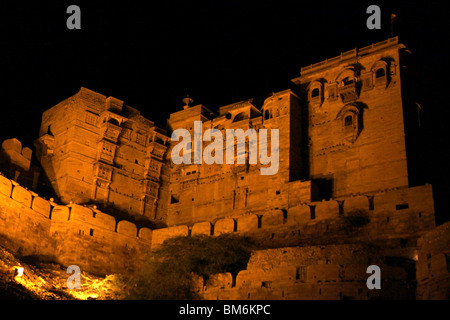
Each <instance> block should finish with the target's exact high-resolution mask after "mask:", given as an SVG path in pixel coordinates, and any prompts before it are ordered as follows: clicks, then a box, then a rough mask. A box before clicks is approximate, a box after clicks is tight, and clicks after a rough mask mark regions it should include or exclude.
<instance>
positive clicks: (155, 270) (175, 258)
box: [127, 235, 253, 300]
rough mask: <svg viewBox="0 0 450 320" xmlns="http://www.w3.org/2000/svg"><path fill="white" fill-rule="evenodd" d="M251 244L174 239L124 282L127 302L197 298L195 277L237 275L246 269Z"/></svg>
mask: <svg viewBox="0 0 450 320" xmlns="http://www.w3.org/2000/svg"><path fill="white" fill-rule="evenodd" d="M252 247H253V245H252V243H251V242H250V240H249V239H248V238H245V237H241V236H234V235H220V236H217V237H210V236H200V235H199V236H192V237H176V238H171V239H168V240H166V241H165V242H164V243H163V244H162V245H161V246H159V247H158V248H157V249H156V250H154V251H152V252H151V254H150V255H149V256H148V259H147V263H146V265H145V267H144V268H142V269H141V270H139V271H138V272H137V273H135V274H134V275H133V276H132V277H131V278H129V279H128V287H129V292H128V297H127V298H129V299H149V300H171V299H177V300H179V299H199V298H200V296H199V295H198V294H197V293H196V292H195V276H200V277H202V278H203V279H204V281H207V280H208V278H209V277H210V276H211V275H213V274H217V273H225V272H229V273H231V274H237V273H238V272H239V271H240V270H243V269H245V268H246V266H247V262H248V260H249V258H250V254H251V248H252Z"/></svg>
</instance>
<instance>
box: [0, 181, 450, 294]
mask: <svg viewBox="0 0 450 320" xmlns="http://www.w3.org/2000/svg"><path fill="white" fill-rule="evenodd" d="M0 197H1V200H0V234H2V236H3V237H4V238H6V240H7V242H6V243H8V245H9V247H10V249H12V250H13V251H15V252H16V253H18V254H19V255H21V256H36V257H38V258H40V259H42V258H44V259H49V260H53V261H56V262H58V263H61V264H62V265H66V266H68V265H71V264H76V265H79V266H80V267H81V268H82V270H83V271H88V272H92V273H94V274H100V275H103V274H109V273H124V272H132V271H133V270H135V269H136V268H139V266H140V265H141V264H142V263H143V262H144V260H145V257H146V254H147V253H148V252H150V251H151V249H152V248H156V247H157V246H158V245H159V244H161V243H163V242H164V240H166V239H168V238H170V237H175V236H193V235H197V234H203V235H211V236H216V235H220V234H224V233H236V234H240V235H246V236H249V237H251V238H252V239H254V241H255V242H256V243H258V244H259V245H260V246H261V248H262V249H261V250H256V251H254V252H253V254H252V256H251V258H250V261H249V263H248V266H247V269H246V270H242V271H241V272H239V273H238V274H237V275H231V274H218V275H216V276H214V277H212V278H210V279H209V280H208V281H207V282H206V283H203V280H202V279H199V288H198V290H199V291H200V292H201V294H202V295H203V296H204V297H205V298H207V299H344V298H346V297H347V298H352V299H367V298H369V297H377V295H379V293H376V292H375V291H371V290H368V289H367V287H366V286H365V281H366V280H367V274H366V269H367V266H368V265H369V264H377V265H379V266H380V267H381V268H382V270H383V271H384V273H383V274H384V275H386V278H385V282H384V285H385V286H386V288H391V290H384V296H383V298H386V294H387V297H389V298H410V297H411V294H412V293H411V292H413V293H414V290H413V291H411V290H412V289H411V288H409V287H408V285H407V283H408V277H410V276H411V275H410V274H409V275H408V272H409V271H408V268H405V266H404V265H392V263H389V261H387V260H386V257H387V256H390V255H392V256H396V257H401V258H409V259H411V260H414V259H416V260H417V258H418V257H419V262H418V263H417V266H418V269H417V276H418V280H420V281H419V285H418V291H417V295H418V298H426V297H430V295H433V294H432V293H431V292H432V291H430V289H429V288H430V287H432V286H439V281H438V279H439V277H440V276H441V277H445V276H447V274H446V272H448V271H447V269H446V268H447V267H446V264H445V262H446V260H445V259H446V257H447V256H446V255H445V254H444V253H443V251H442V250H439V248H437V249H436V248H435V245H433V243H435V241H434V240H433V239H434V238H435V235H434V233H438V234H441V236H442V233H443V232H444V231H445V230H444V229H445V228H448V226H441V227H439V228H435V224H434V209H433V207H432V206H431V207H430V206H424V205H423V204H430V203H431V204H432V203H433V201H432V190H431V186H430V185H424V186H420V187H415V188H405V189H396V190H390V191H385V192H380V193H378V194H375V195H373V196H366V195H358V196H354V197H350V198H343V199H339V200H329V201H321V202H309V203H301V204H298V205H296V206H292V207H290V208H287V209H282V210H281V209H280V210H270V211H267V212H265V213H261V214H259V213H258V214H256V213H251V212H249V213H246V214H244V215H239V216H232V215H231V216H229V217H226V218H223V219H217V220H215V221H204V222H199V223H196V224H193V225H191V226H187V225H178V226H171V227H168V228H161V229H155V230H151V229H149V228H137V227H136V226H135V225H134V224H133V223H131V222H129V221H125V220H122V221H116V219H115V218H114V217H113V216H110V215H107V214H105V213H103V212H100V211H99V210H97V209H95V208H88V207H85V206H82V205H76V204H69V205H59V204H57V203H54V202H53V201H49V200H46V199H43V198H41V197H39V196H38V195H37V194H36V193H34V192H32V191H29V190H27V189H26V188H23V187H22V186H20V185H19V184H17V183H16V182H15V181H12V180H10V179H7V178H5V177H4V176H0ZM353 216H364V217H366V218H367V220H364V221H365V222H364V223H360V224H355V225H352V224H351V221H352V220H351V217H353ZM349 221H350V223H349ZM441 229H442V230H444V231H442V230H441ZM444 233H445V232H444ZM420 236H423V238H420V239H419V237H420ZM443 236H445V234H444V235H443ZM349 239H350V240H349ZM418 239H419V244H420V245H418V241H417V240H418ZM444 242H445V241H444ZM355 243H357V244H355ZM380 243H381V244H380ZM446 245H447V246H448V244H446ZM420 246H421V247H422V248H423V249H421V247H420ZM271 248H272V249H271ZM430 248H431V249H430ZM433 248H434V249H436V250H434V249H433ZM441 249H442V248H441ZM420 250H422V251H423V252H422V253H421V251H420ZM430 250H431V251H433V250H434V251H436V252H434V251H433V253H428V254H427V253H425V251H427V252H428V251H430ZM422 256H423V257H422ZM421 257H422V258H423V259H421ZM442 257H444V258H442ZM431 260H432V261H431ZM435 260H436V261H438V262H439V261H440V262H442V261H444V262H442V263H440V264H439V263H438V262H436V261H435ZM441 260H442V261H441ZM424 261H425V262H424ZM427 261H431V262H427ZM430 263H431V264H430ZM429 265H430V266H429ZM431 265H432V267H431ZM439 266H440V267H439ZM431 269H433V272H434V274H435V276H433V277H432V276H431V275H429V274H428V273H430V272H431V271H430V270H431ZM441 269H442V270H441ZM436 270H437V271H436ZM447 287H448V286H447ZM445 294H446V293H445V292H443V293H441V295H445Z"/></svg>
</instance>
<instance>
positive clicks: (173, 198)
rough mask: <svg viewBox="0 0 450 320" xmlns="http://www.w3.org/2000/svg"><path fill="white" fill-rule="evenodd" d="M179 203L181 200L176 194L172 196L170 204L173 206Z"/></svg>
mask: <svg viewBox="0 0 450 320" xmlns="http://www.w3.org/2000/svg"><path fill="white" fill-rule="evenodd" d="M178 202H180V198H179V197H178V196H177V195H175V194H173V195H171V197H170V203H171V204H172V203H178Z"/></svg>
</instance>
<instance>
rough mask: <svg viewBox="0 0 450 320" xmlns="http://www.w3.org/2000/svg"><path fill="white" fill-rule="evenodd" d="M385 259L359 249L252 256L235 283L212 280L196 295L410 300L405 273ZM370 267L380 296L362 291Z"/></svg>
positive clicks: (330, 248) (367, 248)
mask: <svg viewBox="0 0 450 320" xmlns="http://www.w3.org/2000/svg"><path fill="white" fill-rule="evenodd" d="M384 255H385V254H384V253H383V251H382V249H381V248H377V247H374V246H366V245H360V244H347V245H329V246H310V247H302V248H278V249H269V250H261V251H255V252H253V253H252V255H251V257H250V260H249V263H248V265H247V269H246V270H242V271H240V272H239V273H238V274H237V275H236V276H235V279H233V276H232V275H231V274H229V273H227V274H218V275H215V276H214V277H212V278H211V279H210V280H209V281H208V282H207V283H206V286H201V285H200V286H198V292H199V293H200V294H202V296H203V297H204V298H206V299H211V300H227V299H239V300H246V299H250V300H252V299H261V300H264V299H270V300H281V299H286V300H339V299H352V300H366V299H376V298H382V299H410V298H413V297H414V289H413V288H411V287H410V286H409V285H408V279H407V274H406V271H405V270H404V268H401V267H396V266H390V265H387V264H386V263H385V259H384ZM371 264H374V265H378V266H379V267H380V269H381V270H382V284H381V286H382V289H381V290H369V289H368V288H367V285H366V281H367V278H368V277H369V275H368V274H367V273H366V271H367V267H368V266H369V265H371ZM198 283H199V284H200V283H201V282H200V281H199V282H198Z"/></svg>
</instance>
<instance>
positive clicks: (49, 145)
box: [35, 88, 168, 219]
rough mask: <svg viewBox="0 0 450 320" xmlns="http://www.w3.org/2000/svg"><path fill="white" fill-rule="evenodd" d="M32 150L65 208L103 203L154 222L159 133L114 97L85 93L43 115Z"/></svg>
mask: <svg viewBox="0 0 450 320" xmlns="http://www.w3.org/2000/svg"><path fill="white" fill-rule="evenodd" d="M39 136H40V137H39V139H37V140H36V142H35V145H36V147H37V157H38V159H39V160H40V162H41V164H42V166H43V168H44V170H45V172H46V174H47V176H48V178H49V179H50V181H51V182H52V185H53V187H54V189H55V191H56V193H57V194H58V196H59V197H60V199H61V201H62V202H63V203H69V202H73V203H88V202H97V203H106V204H110V205H113V206H114V207H115V208H117V209H120V210H123V211H125V212H128V213H129V214H131V215H133V216H143V217H147V218H149V219H155V218H156V217H155V214H156V205H157V200H158V191H159V180H160V173H161V167H162V163H163V155H164V153H165V151H166V149H167V144H168V138H167V135H166V134H165V132H164V131H163V130H161V129H160V128H157V127H155V126H154V124H153V122H151V121H149V120H147V119H145V118H144V117H142V116H141V115H140V113H139V111H137V110H136V109H133V108H131V107H129V106H127V105H125V104H124V103H123V101H120V100H118V99H115V98H113V97H108V98H107V97H105V96H103V95H101V94H98V93H95V92H93V91H91V90H88V89H86V88H81V90H80V91H79V92H78V93H77V94H75V95H74V96H72V97H70V98H68V99H66V100H64V101H62V102H61V103H59V104H58V105H56V106H55V107H53V108H51V109H49V110H47V111H46V112H44V114H43V116H42V125H41V131H40V135H39Z"/></svg>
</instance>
